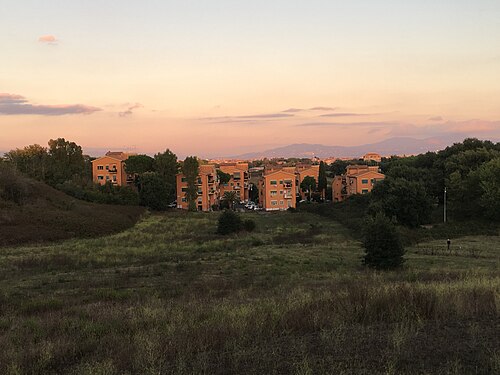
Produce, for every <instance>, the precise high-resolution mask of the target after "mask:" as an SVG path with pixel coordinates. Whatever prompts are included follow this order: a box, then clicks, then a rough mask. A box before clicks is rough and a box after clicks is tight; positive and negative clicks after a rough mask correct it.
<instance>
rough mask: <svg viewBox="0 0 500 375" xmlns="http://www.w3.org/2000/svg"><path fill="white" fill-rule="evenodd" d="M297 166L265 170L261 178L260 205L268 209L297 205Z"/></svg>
mask: <svg viewBox="0 0 500 375" xmlns="http://www.w3.org/2000/svg"><path fill="white" fill-rule="evenodd" d="M295 180H296V176H295V167H292V168H291V169H290V167H284V168H281V169H277V168H273V169H268V170H264V173H263V175H262V177H261V179H260V180H259V185H258V187H259V206H260V207H262V208H263V209H265V210H266V211H284V210H287V209H289V208H290V207H292V208H295V206H296V184H295Z"/></svg>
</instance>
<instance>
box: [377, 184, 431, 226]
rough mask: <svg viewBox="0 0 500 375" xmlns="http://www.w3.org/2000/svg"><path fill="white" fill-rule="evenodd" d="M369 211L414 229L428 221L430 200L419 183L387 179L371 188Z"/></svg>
mask: <svg viewBox="0 0 500 375" xmlns="http://www.w3.org/2000/svg"><path fill="white" fill-rule="evenodd" d="M370 211H371V212H372V213H376V212H379V211H381V212H383V213H384V214H385V215H386V216H388V217H390V218H393V217H394V218H396V220H397V221H398V223H400V224H402V225H405V226H408V227H416V226H419V225H421V224H425V223H427V222H428V221H429V220H430V215H431V212H432V200H431V199H430V198H429V196H428V195H427V193H426V191H425V187H424V185H423V184H422V183H421V182H418V181H408V180H405V179H403V178H390V177H387V178H386V179H385V180H383V181H381V182H378V183H377V184H376V185H375V187H374V188H373V190H372V202H371V207H370Z"/></svg>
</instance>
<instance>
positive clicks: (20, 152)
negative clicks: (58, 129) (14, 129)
mask: <svg viewBox="0 0 500 375" xmlns="http://www.w3.org/2000/svg"><path fill="white" fill-rule="evenodd" d="M5 159H6V160H7V161H8V162H10V163H11V164H12V165H14V167H15V168H16V169H17V170H18V171H20V172H22V173H25V174H27V175H28V176H30V177H32V178H35V179H37V180H41V181H45V178H46V173H47V164H48V153H47V148H46V147H42V146H40V145H38V144H34V145H29V146H26V147H24V148H22V149H19V148H18V149H15V150H12V151H9V152H8V153H6V154H5Z"/></svg>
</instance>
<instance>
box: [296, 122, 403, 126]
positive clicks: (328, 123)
mask: <svg viewBox="0 0 500 375" xmlns="http://www.w3.org/2000/svg"><path fill="white" fill-rule="evenodd" d="M387 125H398V124H397V123H392V122H306V123H303V124H298V125H295V126H297V127H315V126H318V127H321V126H323V127H335V126H338V127H374V126H378V127H380V126H387Z"/></svg>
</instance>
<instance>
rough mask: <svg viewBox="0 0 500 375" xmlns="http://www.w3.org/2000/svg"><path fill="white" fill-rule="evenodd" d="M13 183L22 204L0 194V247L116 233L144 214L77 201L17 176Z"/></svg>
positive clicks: (38, 183)
mask: <svg viewBox="0 0 500 375" xmlns="http://www.w3.org/2000/svg"><path fill="white" fill-rule="evenodd" d="M3 177H4V176H3ZM5 180H6V178H5V177H4V178H3V181H2V182H5ZM15 183H16V184H17V185H18V186H22V190H23V195H24V196H23V199H22V201H21V203H19V204H18V203H15V202H13V201H12V200H10V199H6V198H5V195H4V197H3V198H2V197H1V195H2V194H0V246H5V245H14V244H20V243H27V242H44V241H53V240H59V239H66V238H72V237H94V236H100V235H104V234H109V233H113V232H118V231H122V230H124V229H126V228H129V227H131V226H132V225H134V223H135V222H136V221H137V220H138V219H139V217H140V216H141V214H142V213H143V212H144V209H143V208H142V207H132V206H114V205H101V204H94V203H89V202H84V201H80V200H78V199H75V198H72V197H70V196H68V195H66V194H64V193H62V192H60V191H58V190H56V189H54V188H52V187H50V186H48V185H46V184H44V183H41V182H38V181H35V180H31V179H28V178H26V177H23V176H19V175H17V176H16V177H15ZM1 188H2V187H1V186H0V190H1ZM0 193H1V191H0Z"/></svg>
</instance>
